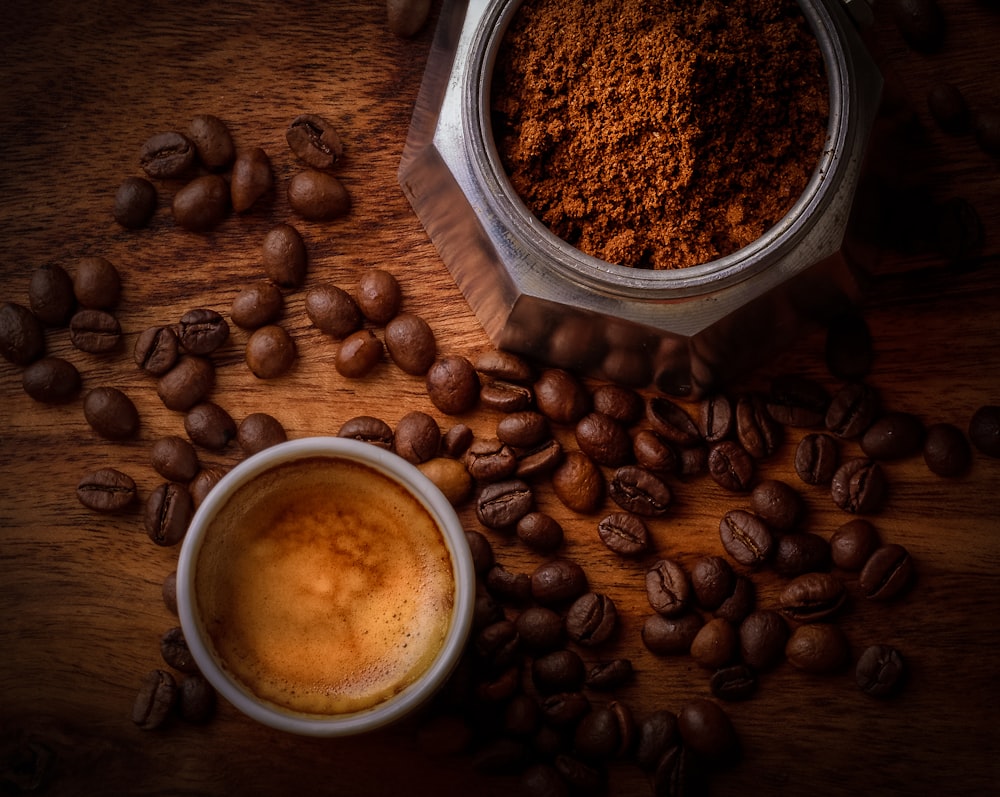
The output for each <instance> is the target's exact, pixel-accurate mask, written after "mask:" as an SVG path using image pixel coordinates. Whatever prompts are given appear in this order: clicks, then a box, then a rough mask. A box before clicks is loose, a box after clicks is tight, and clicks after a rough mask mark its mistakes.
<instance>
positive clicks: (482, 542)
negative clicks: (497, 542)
mask: <svg viewBox="0 0 1000 797" xmlns="http://www.w3.org/2000/svg"><path fill="white" fill-rule="evenodd" d="M465 539H466V542H468V543H469V552H470V553H471V554H472V567H473V570H475V571H476V575H479V576H482V575H485V573H486V571H488V570H489V569H490V568H491V567H493V565H494V563H495V560H494V557H493V546H492V545H491V544H490V541H489V540H488V539H487V538H486V535H485V534H483V533H482V532H480V531H474V530H471V529H466V532H465Z"/></svg>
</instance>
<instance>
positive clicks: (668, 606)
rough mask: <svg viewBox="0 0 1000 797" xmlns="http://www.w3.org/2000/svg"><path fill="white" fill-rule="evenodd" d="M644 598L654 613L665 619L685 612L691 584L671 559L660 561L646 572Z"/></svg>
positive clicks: (682, 569)
mask: <svg viewBox="0 0 1000 797" xmlns="http://www.w3.org/2000/svg"><path fill="white" fill-rule="evenodd" d="M646 598H647V599H648V600H649V605H650V606H652V607H653V609H654V610H655V611H657V612H658V613H659V614H662V615H664V616H666V617H671V616H675V615H678V614H681V613H682V612H684V611H687V609H688V606H689V605H690V603H691V582H690V580H689V578H688V575H687V573H686V572H685V571H684V568H683V567H681V566H680V564H678V563H677V562H675V561H673V560H671V559H660V560H659V561H658V562H657V563H656V564H654V565H653V567H651V568H650V569H649V570H647V571H646Z"/></svg>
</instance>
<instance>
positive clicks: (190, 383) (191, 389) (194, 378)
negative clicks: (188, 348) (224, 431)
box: [156, 355, 215, 412]
mask: <svg viewBox="0 0 1000 797" xmlns="http://www.w3.org/2000/svg"><path fill="white" fill-rule="evenodd" d="M214 385H215V366H214V365H212V363H211V361H210V360H207V359H206V358H204V357H194V356H191V355H184V356H183V357H181V358H180V359H178V360H177V363H176V365H174V367H173V368H171V369H170V370H169V371H167V372H166V373H165V374H163V376H161V377H160V378H159V380H158V381H157V383H156V393H157V395H158V396H159V397H160V401H162V402H163V404H164V406H165V407H166V408H167V409H170V410H177V411H179V412H187V411H188V410H189V409H191V408H192V407H193V406H194V405H195V404H197V403H198V402H199V401H201V400H202V399H204V398H205V396H207V395H208V394H209V392H210V391H211V390H212V387H213V386H214Z"/></svg>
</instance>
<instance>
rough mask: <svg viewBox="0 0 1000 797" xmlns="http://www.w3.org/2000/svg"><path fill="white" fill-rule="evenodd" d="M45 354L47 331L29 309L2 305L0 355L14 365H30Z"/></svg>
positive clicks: (12, 303)
mask: <svg viewBox="0 0 1000 797" xmlns="http://www.w3.org/2000/svg"><path fill="white" fill-rule="evenodd" d="M43 354H45V331H44V330H43V329H42V324H41V322H40V321H39V320H38V319H37V318H36V317H35V314H34V313H32V312H31V310H29V309H28V308H27V307H25V306H23V305H20V304H16V303H14V302H4V303H3V304H2V305H0V355H3V358H4V359H5V360H7V361H8V362H11V363H14V365H29V364H30V363H33V362H34V361H35V360H37V359H38V358H39V357H41V356H42V355H43Z"/></svg>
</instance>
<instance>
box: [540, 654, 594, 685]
mask: <svg viewBox="0 0 1000 797" xmlns="http://www.w3.org/2000/svg"><path fill="white" fill-rule="evenodd" d="M586 676H587V672H586V668H585V667H584V665H583V659H581V658H580V656H579V654H577V653H576V652H574V651H572V650H567V649H563V650H554V651H552V652H551V653H546V654H544V655H541V656H536V657H535V658H534V660H533V661H532V662H531V681H532V683H533V684H534V685H535V688H536V689H538V691H539V692H541V693H543V694H547V695H550V694H554V693H556V692H576V691H578V690H579V689H582V688H583V682H584V680H585V678H586Z"/></svg>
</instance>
